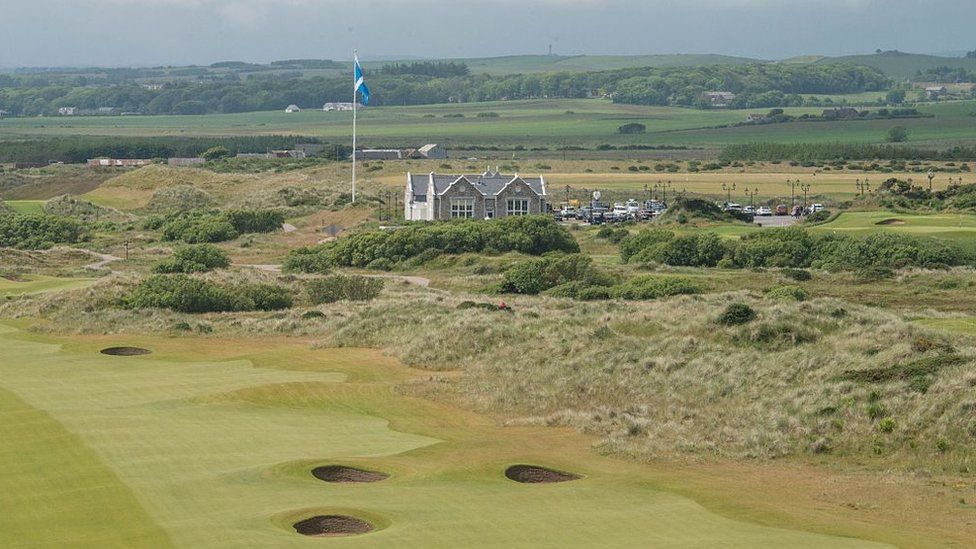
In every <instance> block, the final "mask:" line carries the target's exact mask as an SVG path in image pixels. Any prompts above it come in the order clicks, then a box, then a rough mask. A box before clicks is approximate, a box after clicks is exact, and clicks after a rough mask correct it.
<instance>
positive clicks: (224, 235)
mask: <svg viewBox="0 0 976 549" xmlns="http://www.w3.org/2000/svg"><path fill="white" fill-rule="evenodd" d="M284 220H285V217H284V214H283V213H282V212H280V211H278V210H229V211H226V212H216V211H202V210H195V211H189V212H179V213H174V214H170V215H168V216H163V217H159V216H155V217H150V218H148V219H146V221H145V223H144V226H145V227H146V228H148V229H159V230H161V231H162V233H163V240H168V241H183V242H187V243H202V242H224V241H226V240H233V239H235V238H237V237H238V236H240V235H241V234H246V233H268V232H273V231H276V230H278V229H279V228H280V227H281V224H282V223H284Z"/></svg>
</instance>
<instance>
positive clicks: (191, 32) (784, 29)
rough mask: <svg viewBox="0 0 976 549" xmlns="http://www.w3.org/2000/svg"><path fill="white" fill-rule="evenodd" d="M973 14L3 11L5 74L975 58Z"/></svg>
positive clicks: (561, 8)
mask: <svg viewBox="0 0 976 549" xmlns="http://www.w3.org/2000/svg"><path fill="white" fill-rule="evenodd" d="M974 21H976V0H668V1H665V0H521V1H518V0H346V1H342V2H339V1H334V0H0V67H17V66H79V65H101V66H123V65H140V66H144V65H159V64H173V65H184V64H209V63H212V62H215V61H222V60H241V61H255V62H266V61H272V60H276V59H288V58H331V59H347V58H349V57H350V55H351V52H352V50H353V49H354V48H358V49H359V51H360V53H361V56H362V57H363V58H364V59H368V58H380V57H382V58H391V57H401V58H408V57H485V56H496V55H512V54H522V53H544V52H545V51H546V48H547V46H548V44H550V43H552V44H553V49H554V52H555V53H559V54H580V53H588V54H650V53H723V54H729V55H744V56H751V57H760V58H766V59H773V58H783V57H789V56H793V55H801V54H824V55H836V54H846V53H864V52H873V51H874V50H875V49H876V48H882V49H899V50H902V51H911V52H924V53H930V52H947V51H964V50H971V49H976V36H974V33H973V32H972V26H973V22H974Z"/></svg>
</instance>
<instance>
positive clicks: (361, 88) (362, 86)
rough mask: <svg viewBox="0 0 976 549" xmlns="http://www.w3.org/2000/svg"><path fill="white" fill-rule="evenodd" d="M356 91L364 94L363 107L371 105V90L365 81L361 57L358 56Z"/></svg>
mask: <svg viewBox="0 0 976 549" xmlns="http://www.w3.org/2000/svg"><path fill="white" fill-rule="evenodd" d="M355 73H356V91H357V92H359V93H361V94H363V106H366V105H369V88H367V87H366V80H364V79H363V68H362V67H360V66H359V56H358V55H357V56H356V71H355Z"/></svg>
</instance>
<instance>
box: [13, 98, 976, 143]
mask: <svg viewBox="0 0 976 549" xmlns="http://www.w3.org/2000/svg"><path fill="white" fill-rule="evenodd" d="M919 109H920V110H921V111H922V112H926V113H933V114H935V117H934V118H919V119H903V120H854V121H830V122H792V123H786V124H769V125H761V126H738V127H728V128H716V126H725V125H728V124H735V123H738V122H742V121H744V120H745V119H746V117H747V116H748V114H749V113H751V112H764V109H751V110H710V111H703V110H696V109H684V108H676V107H652V106H638V105H615V104H613V103H611V102H609V101H606V100H599V99H576V100H553V101H549V100H536V101H504V102H485V103H468V104H458V105H455V104H448V105H424V106H409V107H378V108H372V109H365V110H364V111H363V112H362V114H361V119H360V125H359V131H360V138H361V144H362V145H364V146H367V147H369V146H387V145H390V146H392V145H397V146H408V145H411V144H412V145H415V146H416V145H417V144H420V143H428V142H437V143H440V144H442V145H445V146H447V147H448V148H451V147H457V146H464V145H484V146H488V145H497V146H501V147H509V146H516V145H522V146H524V147H527V148H528V147H534V146H548V147H560V146H586V147H595V146H596V145H599V144H602V143H610V144H615V145H626V144H646V145H658V146H669V145H674V146H686V147H706V148H708V147H712V148H714V147H721V146H723V145H726V144H730V143H743V142H750V141H781V142H788V143H793V142H811V143H816V142H832V141H863V142H873V143H878V142H883V141H884V138H885V133H886V132H887V130H888V129H889V128H890V127H891V126H894V125H904V126H906V127H907V128H908V129H909V132H910V139H911V142H912V143H952V144H955V143H972V142H976V118H973V117H971V116H969V113H970V112H973V111H976V102H972V101H960V102H951V103H943V104H931V105H928V104H927V105H922V106H920V107H919ZM821 111H822V109H820V108H789V109H786V112H787V113H789V114H794V115H800V114H820V112H821ZM486 112H491V113H497V114H498V115H499V116H498V117H490V118H484V117H482V118H479V117H478V114H479V113H486ZM445 115H449V116H448V117H447V118H445ZM459 115H464V116H463V118H462V117H459ZM351 116H352V115H351V113H337V112H331V113H324V112H321V111H315V110H305V111H302V112H299V113H291V114H286V113H284V112H257V113H243V114H227V115H201V116H133V117H61V118H8V119H4V120H0V139H26V138H39V137H57V136H85V135H88V136H181V135H182V136H236V135H268V134H299V135H308V136H314V137H319V138H322V139H324V140H326V141H338V142H346V141H348V140H349V139H350V138H351ZM631 122H636V123H641V124H645V125H646V126H647V133H645V134H643V135H620V134H618V133H617V128H618V127H619V126H621V125H623V124H627V123H631Z"/></svg>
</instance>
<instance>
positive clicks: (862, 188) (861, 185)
mask: <svg viewBox="0 0 976 549" xmlns="http://www.w3.org/2000/svg"><path fill="white" fill-rule="evenodd" d="M854 184H855V185H856V186H857V193H858V194H867V192H868V191H869V190H871V184H870V183H868V180H867V179H865V180H864V181H861V180H860V179H858V180H857V181H856V182H855V183H854Z"/></svg>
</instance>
